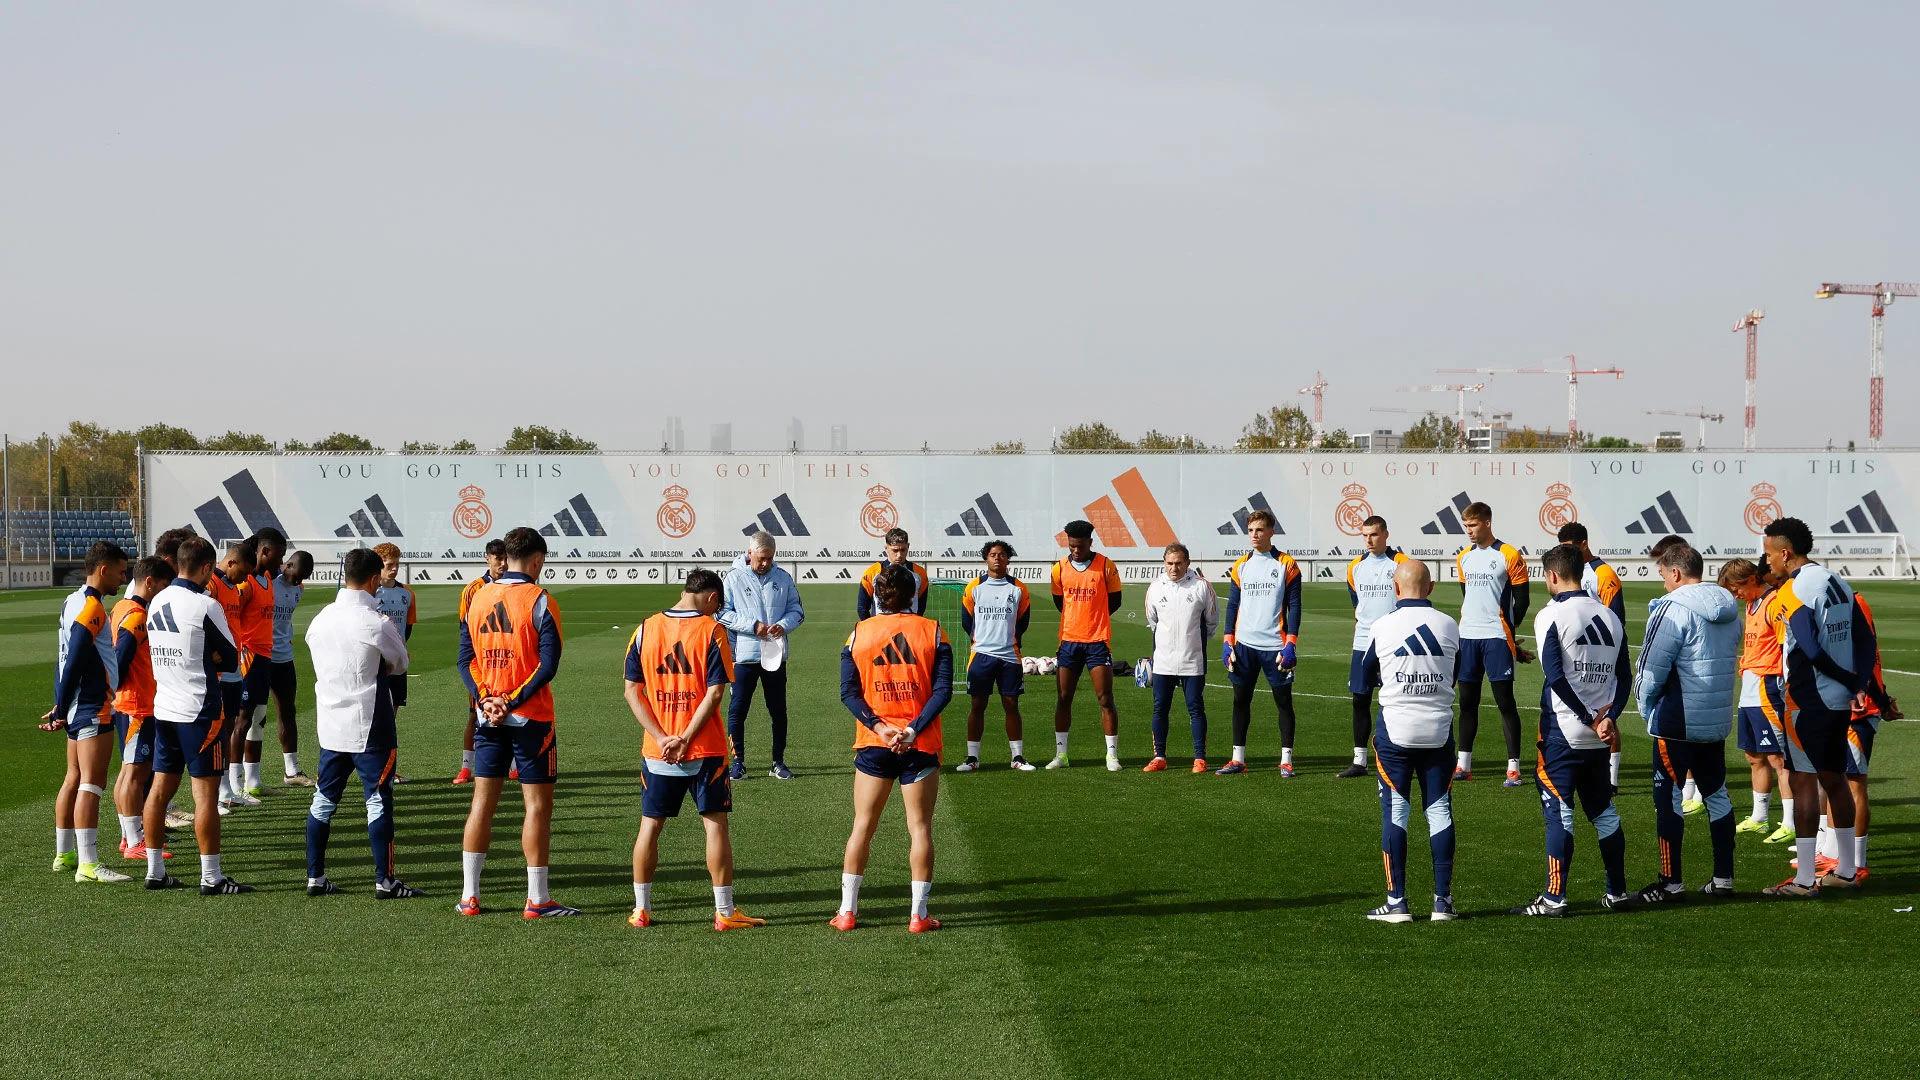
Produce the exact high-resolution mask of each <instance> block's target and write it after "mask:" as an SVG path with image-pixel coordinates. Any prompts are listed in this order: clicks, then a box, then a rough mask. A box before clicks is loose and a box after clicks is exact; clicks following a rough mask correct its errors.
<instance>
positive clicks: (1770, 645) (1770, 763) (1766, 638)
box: [1720, 559, 1793, 844]
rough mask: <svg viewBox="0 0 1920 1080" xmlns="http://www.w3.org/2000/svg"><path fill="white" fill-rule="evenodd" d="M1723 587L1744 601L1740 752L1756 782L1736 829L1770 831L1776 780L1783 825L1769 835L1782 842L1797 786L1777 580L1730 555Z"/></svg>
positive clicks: (1785, 838)
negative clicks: (1789, 750) (1785, 723)
mask: <svg viewBox="0 0 1920 1080" xmlns="http://www.w3.org/2000/svg"><path fill="white" fill-rule="evenodd" d="M1720 587H1721V588H1723V589H1726V590H1727V591H1728V592H1730V593H1732V594H1733V597H1734V599H1736V600H1738V601H1740V603H1741V605H1742V610H1743V613H1744V619H1743V622H1742V626H1743V628H1744V632H1743V635H1742V644H1741V648H1740V706H1739V718H1740V719H1739V725H1740V727H1739V735H1738V737H1737V740H1736V741H1737V742H1738V744H1739V746H1740V751H1741V753H1743V754H1745V755H1746V757H1747V771H1748V775H1749V776H1750V777H1751V780H1752V783H1753V813H1752V814H1750V815H1749V816H1747V817H1745V818H1742V819H1741V821H1740V823H1739V824H1738V825H1735V826H1734V827H1733V831H1734V832H1735V833H1766V832H1767V821H1768V818H1769V817H1770V812H1769V806H1768V804H1769V803H1770V802H1771V801H1772V797H1773V789H1774V783H1775V780H1776V779H1777V780H1778V782H1779V788H1780V795H1781V798H1782V800H1783V801H1782V803H1781V809H1782V817H1781V824H1780V828H1779V829H1777V830H1775V831H1774V832H1773V834H1772V835H1769V836H1767V837H1766V838H1765V841H1764V842H1765V843H1769V844H1779V843H1784V842H1786V841H1788V840H1791V839H1793V792H1792V790H1791V788H1790V787H1789V784H1788V778H1787V759H1786V758H1785V756H1784V753H1785V747H1786V734H1785V732H1783V731H1782V730H1781V727H1780V711H1781V709H1782V708H1783V707H1784V705H1783V701H1782V697H1781V688H1780V633H1781V631H1782V629H1783V627H1781V626H1779V625H1776V624H1775V622H1774V620H1773V619H1772V617H1771V615H1772V613H1773V612H1774V611H1775V610H1777V609H1776V607H1775V605H1774V604H1773V603H1772V597H1773V592H1774V590H1773V583H1772V582H1771V581H1770V580H1769V577H1768V574H1767V572H1766V570H1765V569H1763V568H1762V567H1761V566H1759V565H1758V564H1757V563H1754V562H1753V561H1751V560H1749V559H1729V560H1727V562H1726V564H1725V565H1724V566H1722V567H1721V568H1720Z"/></svg>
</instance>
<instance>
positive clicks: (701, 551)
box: [688, 548, 707, 559]
mask: <svg viewBox="0 0 1920 1080" xmlns="http://www.w3.org/2000/svg"><path fill="white" fill-rule="evenodd" d="M688 557H689V558H693V559H704V558H706V557H707V549H706V548H694V549H693V554H692V555H690V556H688Z"/></svg>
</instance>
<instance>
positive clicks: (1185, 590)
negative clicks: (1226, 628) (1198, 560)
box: [1147, 567, 1220, 675]
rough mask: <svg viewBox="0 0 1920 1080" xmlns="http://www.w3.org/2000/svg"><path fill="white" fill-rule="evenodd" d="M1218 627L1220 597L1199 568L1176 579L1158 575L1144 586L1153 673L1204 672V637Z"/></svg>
mask: <svg viewBox="0 0 1920 1080" xmlns="http://www.w3.org/2000/svg"><path fill="white" fill-rule="evenodd" d="M1219 628H1220V598H1219V597H1217V596H1215V595H1214V592H1213V585H1212V584H1211V583H1210V582H1208V581H1207V579H1206V578H1204V577H1201V576H1200V571H1198V570H1195V569H1193V568H1192V567H1188V568H1187V576H1186V577H1183V578H1181V579H1180V580H1179V581H1172V580H1169V579H1168V577H1167V575H1165V574H1161V575H1160V576H1159V577H1157V578H1154V579H1153V584H1151V585H1149V586H1147V629H1148V630H1149V631H1151V632H1152V634H1153V673H1154V674H1155V675H1204V674H1206V671H1207V639H1208V638H1211V637H1212V636H1213V632H1214V631H1215V630H1218V629H1219Z"/></svg>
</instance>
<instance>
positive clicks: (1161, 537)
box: [1054, 469, 1180, 548]
mask: <svg viewBox="0 0 1920 1080" xmlns="http://www.w3.org/2000/svg"><path fill="white" fill-rule="evenodd" d="M1113 490H1114V492H1115V493H1116V494H1118V495H1119V496H1120V501H1121V502H1122V503H1124V504H1126V507H1127V513H1128V515H1130V516H1131V517H1132V518H1133V524H1134V525H1135V526H1137V527H1138V528H1139V529H1140V539H1139V540H1135V539H1134V538H1133V533H1132V531H1130V530H1129V529H1128V528H1127V519H1126V518H1124V517H1121V516H1120V508H1119V507H1117V506H1115V505H1114V504H1113V496H1112V495H1102V496H1100V497H1099V498H1098V499H1095V500H1094V501H1092V502H1090V503H1088V504H1087V505H1086V506H1085V508H1084V509H1083V511H1082V512H1083V513H1085V514H1086V515H1087V520H1088V521H1090V522H1092V523H1093V531H1094V534H1095V535H1097V536H1098V537H1099V538H1100V543H1101V545H1102V546H1104V547H1110V548H1130V547H1156V548H1157V547H1166V546H1167V545H1168V544H1172V543H1176V542H1178V541H1179V539H1180V537H1179V536H1178V535H1176V534H1175V533H1174V531H1173V523H1172V522H1170V521H1168V520H1167V515H1166V512H1165V511H1163V510H1161V509H1160V501H1159V500H1158V499H1155V498H1154V497H1153V491H1152V489H1150V488H1148V487H1147V478H1146V477H1144V476H1141V475H1140V470H1139V469H1128V470H1127V471H1126V472H1123V473H1121V474H1120V475H1119V476H1116V477H1114V478H1113ZM1054 542H1055V543H1057V544H1059V545H1060V546H1061V547H1066V546H1067V534H1066V533H1064V532H1063V533H1057V534H1055V536H1054Z"/></svg>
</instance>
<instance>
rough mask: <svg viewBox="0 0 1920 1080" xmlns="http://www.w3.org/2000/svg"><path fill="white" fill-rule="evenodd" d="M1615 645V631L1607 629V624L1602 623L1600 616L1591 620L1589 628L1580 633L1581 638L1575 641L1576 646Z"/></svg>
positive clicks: (1588, 624) (1588, 623)
mask: <svg viewBox="0 0 1920 1080" xmlns="http://www.w3.org/2000/svg"><path fill="white" fill-rule="evenodd" d="M1613 643H1614V642H1613V631H1611V630H1608V629H1607V624H1606V623H1605V622H1603V621H1601V618H1600V616H1598V615H1595V616H1594V617H1593V618H1592V619H1591V620H1589V621H1588V622H1587V628H1586V629H1585V630H1582V631H1580V636H1579V637H1577V638H1575V639H1574V644H1576V645H1612V644H1613Z"/></svg>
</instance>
